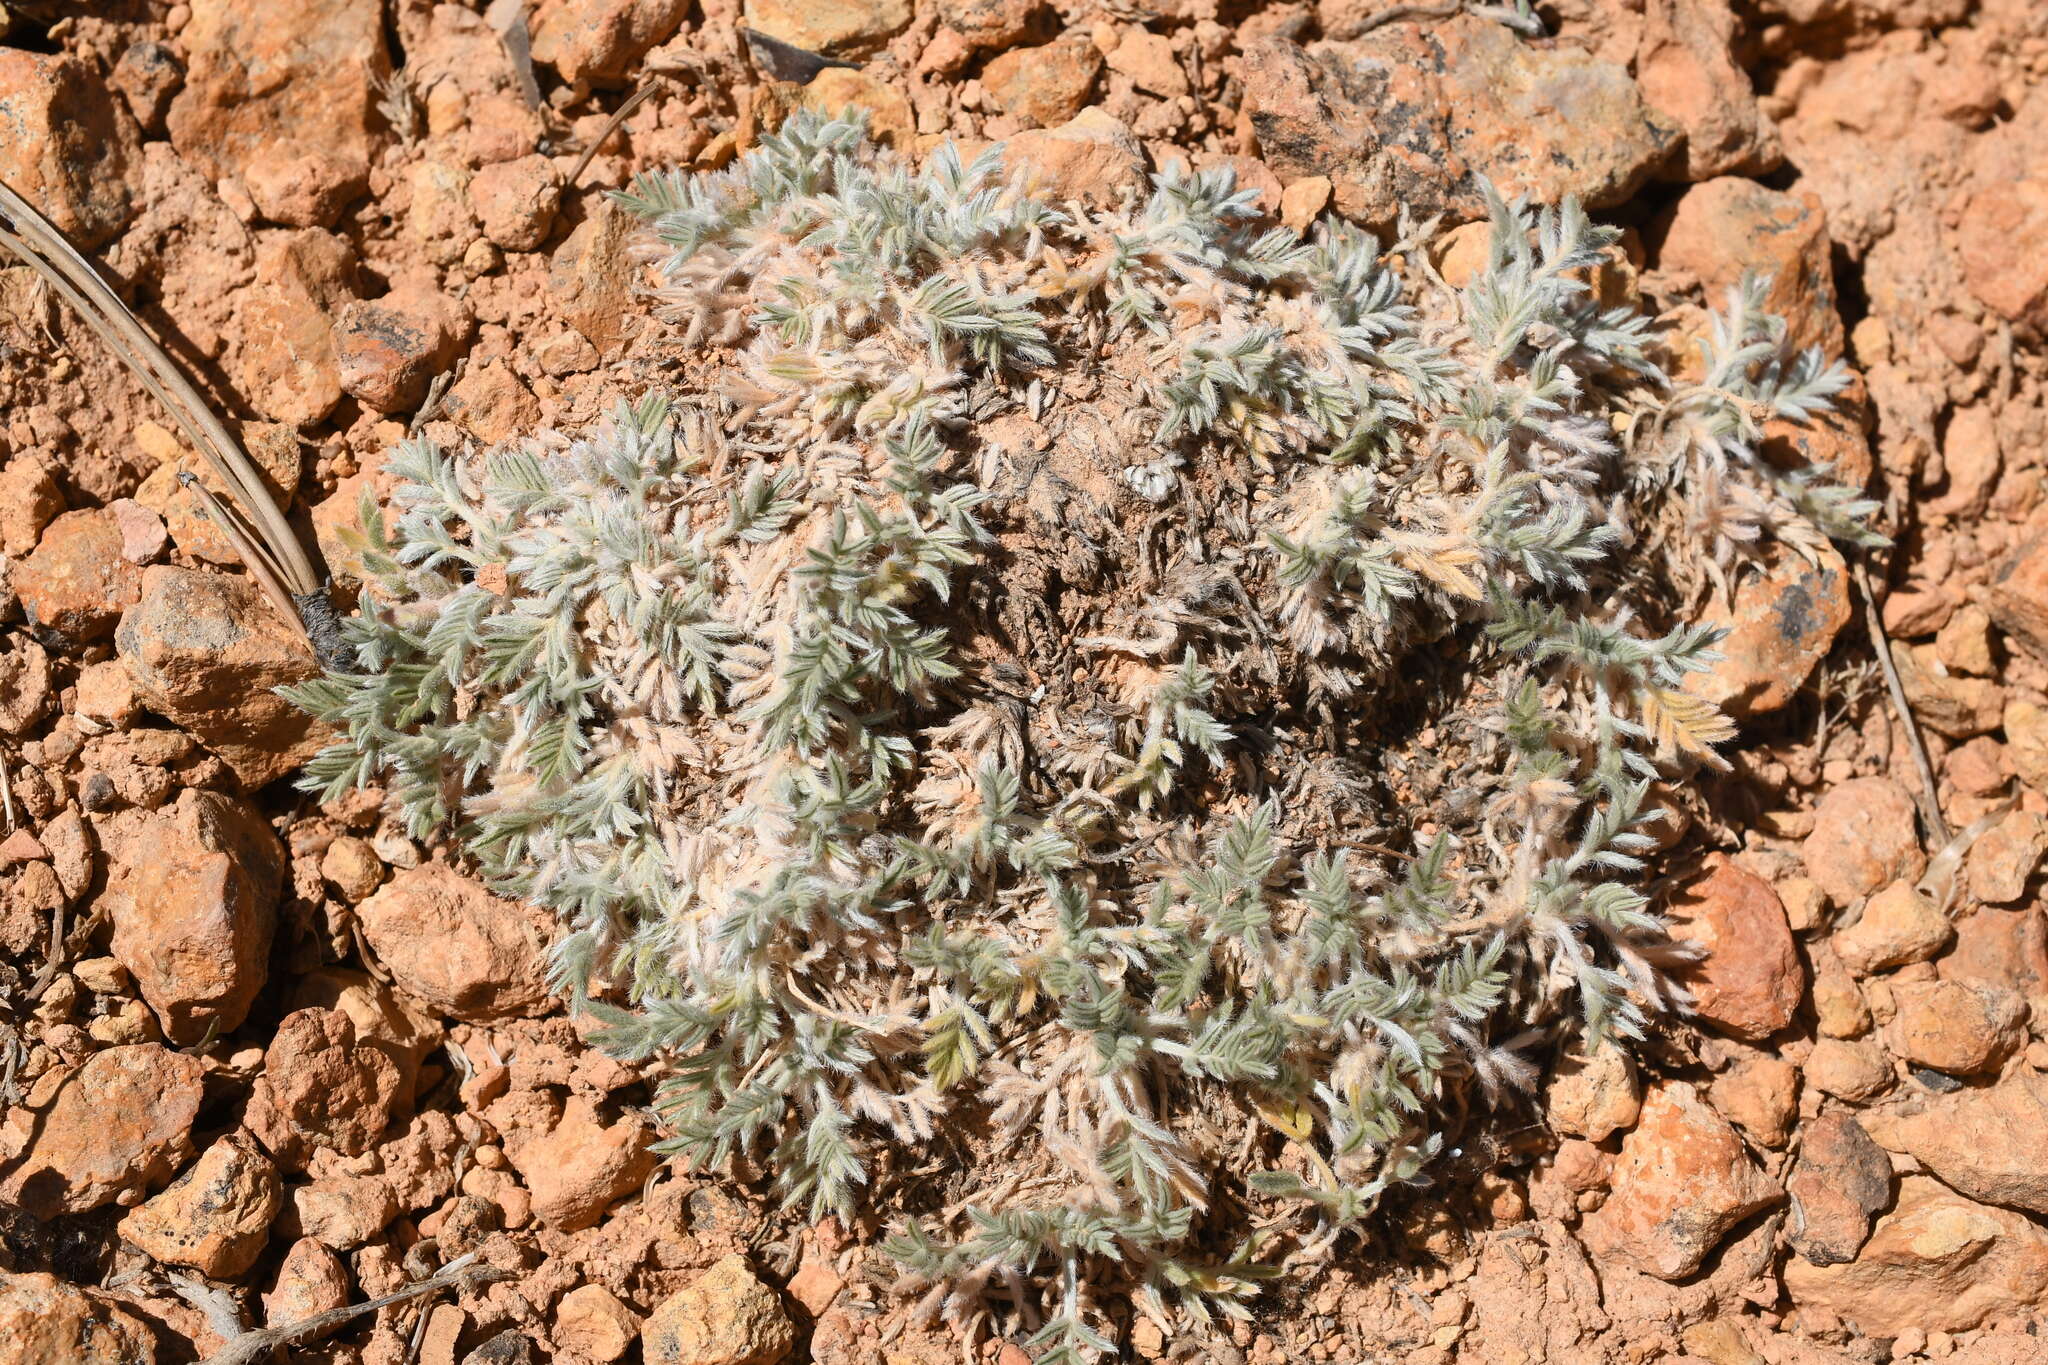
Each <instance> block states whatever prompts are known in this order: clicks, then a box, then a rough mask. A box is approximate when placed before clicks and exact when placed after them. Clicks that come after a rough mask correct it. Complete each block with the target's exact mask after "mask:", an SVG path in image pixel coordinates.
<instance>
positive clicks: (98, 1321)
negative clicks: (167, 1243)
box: [0, 1272, 156, 1365]
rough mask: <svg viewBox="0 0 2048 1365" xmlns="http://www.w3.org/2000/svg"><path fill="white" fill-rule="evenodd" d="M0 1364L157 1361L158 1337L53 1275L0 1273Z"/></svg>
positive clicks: (134, 1364)
mask: <svg viewBox="0 0 2048 1365" xmlns="http://www.w3.org/2000/svg"><path fill="white" fill-rule="evenodd" d="M0 1365H156V1338H155V1337H154V1335H152V1334H151V1332H150V1330H149V1328H148V1327H147V1326H145V1325H144V1324H143V1323H142V1322H140V1321H139V1320H137V1319H136V1318H134V1317H131V1316H130V1315H129V1314H128V1313H126V1312H124V1311H123V1310H121V1309H120V1308H117V1307H115V1306H114V1305H113V1304H111V1303H107V1302H105V1301H103V1300H101V1299H99V1298H97V1297H96V1296H94V1295H91V1294H88V1293H86V1292H85V1291H84V1290H82V1289H80V1288H79V1287H78V1286H76V1285H73V1284H68V1283H66V1282H65V1281H63V1280H60V1279H58V1278H57V1277H56V1276H55V1275H43V1274H34V1275H10V1274H7V1273H5V1272H0Z"/></svg>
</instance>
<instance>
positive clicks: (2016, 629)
mask: <svg viewBox="0 0 2048 1365" xmlns="http://www.w3.org/2000/svg"><path fill="white" fill-rule="evenodd" d="M1984 606H1985V609H1986V610H1988V611H1989V612H1990V613H1991V619H1992V620H1993V621H1996V622H1997V623H1998V626H1999V628H2000V629H2001V630H2003V631H2004V632H2005V633H2006V634H2007V635H2009V636H2011V637H2012V638H2013V639H2014V640H2015V641H2017V642H2018V643H2019V644H2020V645H2021V646H2022V647H2023V648H2025V649H2026V650H2027V652H2028V653H2030V654H2032V655H2033V656H2034V657H2035V658H2036V659H2041V660H2048V533H2044V534H2041V535H2035V536H2030V537H2028V538H2027V539H2025V540H2023V541H2021V542H2020V543H2019V544H2018V545H2016V546H2014V547H2013V550H2012V553H2010V554H2008V555H2007V556H2006V557H2005V558H2004V559H2003V560H2001V561H1999V564H1998V568H1997V570H1996V571H1995V572H1994V573H1993V574H1992V576H1991V582H1990V583H1989V584H1987V585H1986V588H1985V593H1984ZM2020 705H2031V704H2030V703H2019V702H2015V703H2014V706H2020ZM2036 709H2038V708H2036ZM2029 718H2031V717H2029ZM2006 739H2007V741H2008V742H2009V743H2011V742H2013V736H2012V731H2011V728H2010V727H2009V726H2008V728H2007V730H2006ZM2014 766H2015V767H2018V768H2019V770H2020V776H2021V777H2026V776H2027V773H2028V772H2029V771H2030V769H2032V768H2033V765H2032V764H2030V763H2025V762H2022V761H2021V759H2020V758H2019V756H2018V755H2015V757H2014Z"/></svg>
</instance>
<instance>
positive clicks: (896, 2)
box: [741, 0, 910, 56]
mask: <svg viewBox="0 0 2048 1365" xmlns="http://www.w3.org/2000/svg"><path fill="white" fill-rule="evenodd" d="M741 13H742V14H743V15H744V16H745V23H746V25H747V27H748V28H751V29H753V30H754V31H755V32H756V33H765V34H767V35H768V36H769V37H770V38H780V39H781V40H782V41H783V42H785V43H789V44H792V45H793V46H796V47H800V48H802V49H803V50H804V51H806V52H829V53H832V54H834V55H839V56H844V55H846V54H848V53H854V52H865V51H868V50H869V49H871V48H876V47H880V46H881V45H882V44H883V43H885V42H887V41H888V40H889V39H891V38H893V37H895V36H896V35H897V34H898V33H900V32H902V31H903V30H904V29H905V28H907V27H909V25H910V0H746V4H745V5H744V7H743V8H742V10H741Z"/></svg>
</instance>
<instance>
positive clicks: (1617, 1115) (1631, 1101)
mask: <svg viewBox="0 0 2048 1365" xmlns="http://www.w3.org/2000/svg"><path fill="white" fill-rule="evenodd" d="M1642 1103H1643V1101H1642V1089H1641V1086H1640V1085H1639V1084H1638V1082H1637V1080H1636V1064H1635V1062H1634V1061H1633V1060H1632V1059H1631V1058H1630V1057H1629V1054H1628V1053H1626V1052H1624V1051H1623V1050H1622V1049H1621V1048H1619V1047H1616V1046H1615V1045H1614V1044H1612V1043H1603V1044H1601V1046H1600V1047H1598V1048H1596V1049H1595V1050H1594V1051H1593V1052H1592V1053H1591V1054H1590V1055H1589V1056H1586V1057H1571V1056H1567V1057H1566V1058H1565V1059H1564V1060H1563V1061H1561V1062H1559V1063H1558V1064H1557V1070H1556V1071H1555V1072H1554V1073H1553V1074H1552V1076H1551V1078H1550V1084H1549V1086H1548V1087H1547V1088H1546V1089H1545V1090H1544V1092H1543V1110H1544V1113H1546V1114H1547V1115H1548V1116H1549V1118H1550V1126H1551V1127H1552V1128H1555V1129H1556V1130H1557V1131H1558V1132H1560V1133H1567V1134H1569V1135H1571V1136H1573V1137H1581V1138H1585V1139H1586V1140H1587V1141H1588V1142H1605V1141H1606V1140H1607V1139H1608V1138H1609V1137H1611V1136H1612V1135H1614V1134H1615V1133H1619V1132H1621V1131H1623V1130H1624V1129H1627V1128H1631V1127H1633V1126H1634V1125H1635V1121H1636V1115H1637V1114H1639V1113H1641V1112H1642Z"/></svg>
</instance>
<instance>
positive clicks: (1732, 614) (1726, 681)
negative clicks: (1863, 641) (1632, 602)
mask: <svg viewBox="0 0 2048 1365" xmlns="http://www.w3.org/2000/svg"><path fill="white" fill-rule="evenodd" d="M1818 554H1819V562H1818V563H1808V562H1807V561H1806V560H1805V559H1803V558H1801V557H1800V556H1798V555H1796V554H1793V553H1792V552H1790V551H1782V552H1780V553H1779V555H1778V557H1777V559H1776V561H1775V562H1773V563H1772V564H1771V565H1770V566H1769V567H1768V568H1766V569H1765V570H1764V572H1763V573H1762V574H1761V575H1751V576H1749V577H1747V578H1744V579H1742V580H1741V581H1740V583H1739V584H1738V585H1737V587H1736V588H1735V598H1734V601H1733V602H1732V603H1730V604H1728V605H1727V606H1725V607H1723V606H1722V605H1720V604H1719V603H1718V602H1717V603H1715V604H1714V605H1712V606H1711V607H1709V609H1708V610H1707V611H1706V612H1705V613H1703V615H1704V618H1705V620H1706V621H1707V622H1708V623H1709V624H1711V625H1715V626H1719V627H1721V628H1722V629H1723V630H1724V631H1725V632H1726V634H1725V635H1724V636H1723V637H1722V639H1721V641H1720V642H1719V643H1718V644H1717V645H1715V646H1714V648H1715V649H1716V651H1718V652H1719V654H1720V655H1721V658H1720V659H1719V661H1717V662H1716V663H1715V664H1713V665H1712V666H1711V667H1710V668H1708V669H1707V670H1706V671H1705V672H1703V673H1693V674H1689V675H1688V676H1687V677H1686V680H1685V690H1686V691H1688V692H1690V693H1692V694H1693V695H1695V696H1700V697H1705V698H1706V699H1707V700H1708V701H1711V702H1713V703H1714V704H1715V705H1716V706H1719V707H1721V708H1722V709H1723V710H1725V711H1727V712H1728V713H1729V714H1730V715H1732V716H1734V717H1736V718H1737V719H1747V718H1749V717H1751V716H1760V715H1764V714H1766V713H1768V712H1771V711H1776V710H1779V709H1781V708H1783V707H1784V706H1785V705H1786V704H1787V703H1788V702H1790V701H1791V700H1792V698H1793V697H1795V696H1797V695H1798V693H1799V689H1800V688H1802V687H1804V686H1805V685H1806V680H1807V678H1809V677H1811V676H1812V674H1813V670H1814V668H1815V667H1816V666H1818V665H1819V663H1820V661H1821V660H1822V659H1824V658H1826V657H1827V653H1828V650H1830V649H1831V648H1833V647H1834V643H1835V636H1836V635H1837V634H1839V633H1840V632H1841V629H1842V627H1843V626H1845V625H1847V624H1848V621H1849V576H1848V570H1847V568H1846V567H1845V566H1844V565H1843V563H1842V557H1841V556H1840V555H1838V554H1836V553H1835V552H1834V551H1833V550H1832V549H1828V548H1826V547H1823V548H1822V549H1821V550H1820V551H1819V552H1818Z"/></svg>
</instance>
